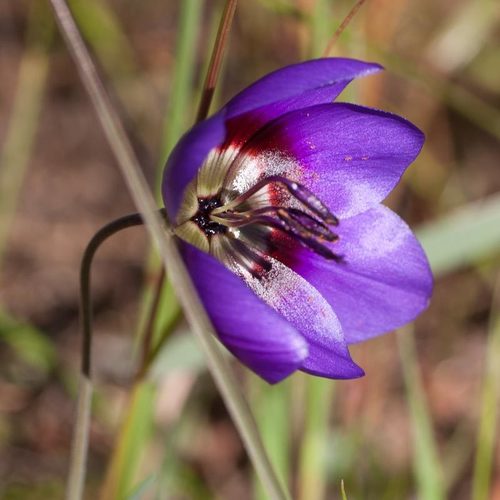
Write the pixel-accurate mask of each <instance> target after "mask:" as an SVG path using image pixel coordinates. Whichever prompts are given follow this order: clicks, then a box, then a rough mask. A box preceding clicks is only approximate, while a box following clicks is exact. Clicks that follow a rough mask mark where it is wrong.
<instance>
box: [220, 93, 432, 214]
mask: <svg viewBox="0 0 500 500" xmlns="http://www.w3.org/2000/svg"><path fill="white" fill-rule="evenodd" d="M423 141H424V137H423V134H422V133H421V132H420V131H419V130H418V129H417V128H416V127H415V126H414V125H412V124H411V123H410V122H408V121H406V120H404V119H403V118H400V117H399V116H396V115H392V114H390V113H385V112H382V111H378V110H374V109H369V108H364V107H361V106H355V105H352V104H337V103H333V104H321V105H317V106H313V107H310V108H304V109H300V110H298V111H293V112H291V113H288V114H285V115H283V116H281V117H280V118H278V119H277V120H275V121H274V122H272V123H271V124H270V125H269V126H267V127H265V128H263V129H262V130H260V131H259V132H258V133H257V134H255V136H254V137H253V138H252V139H251V140H250V141H249V142H248V143H247V144H246V145H245V147H244V148H243V149H242V151H241V153H240V155H239V161H235V163H234V167H233V168H232V172H231V173H230V174H229V176H228V179H230V180H231V182H234V183H235V184H234V186H238V189H239V190H245V189H247V188H248V187H250V185H252V184H253V183H255V182H256V180H257V179H258V178H262V177H266V176H268V175H277V174H278V175H285V176H286V177H288V178H289V179H292V180H296V181H297V182H300V183H302V184H304V185H305V186H306V187H308V188H309V189H310V190H311V191H312V192H313V193H315V194H316V195H317V196H318V197H319V198H320V199H321V200H322V201H323V202H324V203H325V204H326V205H327V206H328V207H329V208H330V210H331V211H332V212H333V213H334V214H335V215H337V216H339V217H350V216H352V215H355V214H357V213H360V212H363V211H365V210H366V209H368V208H370V207H372V206H373V205H375V204H378V203H379V202H380V201H382V200H383V199H384V198H385V197H386V196H387V195H388V193H389V192H390V191H391V190H392V189H393V187H394V186H395V184H396V183H397V182H398V181H399V179H400V177H401V175H402V174H403V172H404V170H405V169H406V167H407V166H408V165H409V164H410V163H411V162H412V161H413V160H414V159H415V157H416V156H417V155H418V153H419V151H420V149H421V147H422V144H423ZM242 179H244V180H245V182H247V184H248V185H242Z"/></svg>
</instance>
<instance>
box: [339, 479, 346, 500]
mask: <svg viewBox="0 0 500 500" xmlns="http://www.w3.org/2000/svg"><path fill="white" fill-rule="evenodd" d="M340 493H341V495H342V500H347V494H346V492H345V483H344V480H343V479H342V481H340Z"/></svg>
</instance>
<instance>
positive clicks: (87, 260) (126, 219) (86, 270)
mask: <svg viewBox="0 0 500 500" xmlns="http://www.w3.org/2000/svg"><path fill="white" fill-rule="evenodd" d="M163 212H164V211H163ZM142 224H143V221H142V218H141V215H140V214H137V213H135V214H129V215H125V216H123V217H120V218H119V219H116V220H114V221H112V222H110V223H109V224H106V225H105V226H104V227H102V228H101V229H100V230H99V231H97V233H96V234H95V235H94V236H93V237H92V239H91V240H90V242H89V244H88V245H87V248H86V249H85V252H84V254H83V258H82V264H81V267H80V301H81V304H80V307H81V318H82V331H83V345H82V373H83V374H84V375H85V376H86V377H89V378H90V368H91V366H90V365H91V359H92V352H91V351H92V303H91V300H90V298H91V294H90V270H91V267H92V261H93V259H94V256H95V253H96V251H97V249H98V248H99V247H100V246H101V244H102V243H104V241H106V240H107V239H108V238H109V237H110V236H113V235H114V234H116V233H117V232H119V231H121V230H122V229H126V228H128V227H133V226H140V225H142Z"/></svg>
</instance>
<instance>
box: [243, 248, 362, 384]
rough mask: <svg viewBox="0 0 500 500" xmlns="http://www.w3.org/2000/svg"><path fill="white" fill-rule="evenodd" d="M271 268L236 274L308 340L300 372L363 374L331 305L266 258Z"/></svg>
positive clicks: (275, 262) (307, 284)
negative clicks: (349, 348)
mask: <svg viewBox="0 0 500 500" xmlns="http://www.w3.org/2000/svg"><path fill="white" fill-rule="evenodd" d="M266 260H267V261H268V262H269V263H270V264H271V269H270V270H269V271H266V272H265V274H263V275H262V276H259V277H255V276H253V275H252V274H250V273H249V272H246V271H244V270H243V269H241V268H240V269H238V268H235V269H234V271H235V272H236V273H237V274H238V275H240V277H241V278H242V279H244V280H245V281H246V283H247V284H248V286H249V287H250V288H251V289H252V290H253V291H254V292H255V294H256V295H257V296H258V297H260V298H261V299H262V300H263V301H264V302H266V303H267V304H268V305H269V306H271V307H272V308H273V309H274V310H276V311H278V312H279V313H281V315H282V316H283V317H284V318H286V320H288V322H289V323H290V324H291V325H293V326H294V327H295V328H296V329H297V331H299V332H300V333H301V334H302V335H303V336H304V337H305V339H306V340H307V345H308V347H309V356H308V357H307V358H306V359H305V360H304V362H303V364H302V366H301V369H302V370H303V371H307V372H310V373H314V374H315V375H321V376H324V377H328V378H356V377H360V376H362V375H363V374H364V372H363V370H362V369H361V368H359V366H357V365H356V364H355V363H354V362H353V360H352V359H351V356H350V354H349V350H348V348H347V344H346V342H345V340H344V335H343V333H342V328H341V326H340V323H339V321H338V319H337V316H336V315H335V313H334V312H333V310H332V308H331V307H330V305H329V304H328V302H327V301H326V300H325V299H324V298H323V297H322V296H321V294H320V293H319V292H318V290H316V289H315V288H314V286H312V285H311V284H310V283H308V282H307V281H306V280H305V279H303V278H302V277H301V276H299V275H298V274H297V273H295V272H293V271H292V270H291V269H289V268H288V267H287V266H285V265H283V264H282V263H281V262H279V261H278V260H275V259H272V258H266Z"/></svg>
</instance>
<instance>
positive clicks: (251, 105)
mask: <svg viewBox="0 0 500 500" xmlns="http://www.w3.org/2000/svg"><path fill="white" fill-rule="evenodd" d="M381 69H382V66H380V65H379V64H375V63H366V62H363V61H358V60H356V59H345V58H340V57H329V58H322V59H313V60H310V61H305V62H302V63H298V64H292V65H290V66H286V67H284V68H281V69H278V70H277V71H274V72H272V73H269V74H268V75H266V76H264V77H262V78H261V79H260V80H257V81H256V82H255V83H253V84H252V85H250V86H249V87H247V88H246V89H244V90H243V91H241V92H240V93H239V94H237V95H236V96H235V97H233V98H232V99H231V100H230V101H229V102H228V103H227V104H226V105H225V106H224V107H225V108H226V109H227V117H228V118H232V117H234V116H236V115H241V114H242V113H246V112H247V111H250V110H252V109H256V108H260V107H262V106H265V105H267V104H271V103H277V102H280V101H284V100H290V99H291V100H293V101H291V102H290V106H289V107H288V110H289V111H291V110H292V109H298V108H303V107H304V106H310V105H311V104H317V103H319V102H328V101H329V102H331V101H333V100H334V99H335V98H336V97H337V96H338V95H339V94H340V92H341V91H342V90H343V89H344V87H345V86H346V85H348V84H349V82H351V81H352V80H353V79H354V78H358V77H361V76H365V75H368V74H370V73H375V72H377V71H380V70H381ZM319 89H327V93H325V94H323V97H322V100H320V101H317V100H316V101H314V102H308V99H309V97H308V95H307V93H308V92H313V93H314V92H315V91H317V90H319ZM326 96H327V97H326ZM292 102H293V103H295V105H292ZM275 116H279V115H275Z"/></svg>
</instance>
